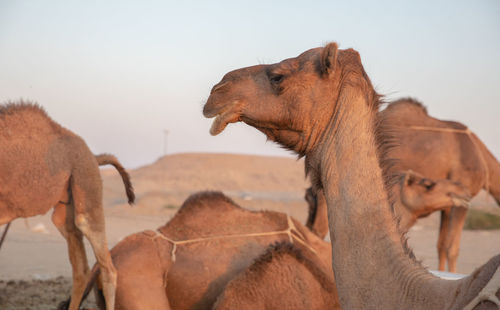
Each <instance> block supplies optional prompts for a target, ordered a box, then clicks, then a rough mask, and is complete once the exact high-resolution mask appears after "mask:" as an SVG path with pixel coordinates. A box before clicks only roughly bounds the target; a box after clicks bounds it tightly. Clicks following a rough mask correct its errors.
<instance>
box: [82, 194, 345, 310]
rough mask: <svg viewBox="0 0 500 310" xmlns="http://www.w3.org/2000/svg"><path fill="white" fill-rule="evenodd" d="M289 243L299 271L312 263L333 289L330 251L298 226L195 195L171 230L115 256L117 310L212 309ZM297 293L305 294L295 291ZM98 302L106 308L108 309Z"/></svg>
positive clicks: (139, 238)
mask: <svg viewBox="0 0 500 310" xmlns="http://www.w3.org/2000/svg"><path fill="white" fill-rule="evenodd" d="M284 241H286V242H291V243H293V245H294V249H296V250H294V251H300V252H301V253H302V254H301V256H300V259H299V258H297V259H296V260H297V262H296V263H295V265H307V266H309V265H308V264H309V263H312V264H314V265H315V266H316V267H315V269H314V276H315V277H320V278H321V279H322V280H321V282H320V284H321V285H325V283H324V281H330V283H329V284H328V285H327V286H328V287H331V286H334V282H333V273H332V269H331V267H330V264H329V262H330V260H331V249H330V244H329V243H328V242H326V241H323V240H321V239H319V238H318V237H317V236H316V235H315V234H314V233H312V232H311V231H310V230H309V229H307V228H306V227H305V226H303V225H302V224H300V222H298V221H297V220H295V219H293V218H291V217H289V216H287V215H286V214H283V213H278V212H272V211H248V210H245V209H243V208H241V207H239V206H238V205H237V204H236V203H234V202H233V201H232V200H231V199H230V198H228V197H226V196H225V195H223V194H222V193H220V192H200V193H196V194H193V195H191V196H190V197H189V198H188V199H186V201H185V202H184V203H183V204H182V206H181V207H180V209H179V211H178V212H177V213H176V214H175V216H174V217H173V218H172V219H171V220H170V221H169V222H168V223H167V224H165V225H164V226H162V227H160V228H158V229H157V230H156V231H152V230H147V231H143V232H139V233H136V234H132V235H130V236H128V237H126V238H125V239H124V240H122V241H120V242H119V243H118V244H117V245H116V246H115V247H114V248H113V249H111V256H112V259H113V263H114V265H115V267H116V270H117V274H118V285H117V290H116V308H115V309H121V310H123V309H127V310H130V309H210V308H211V307H212V306H213V304H214V303H215V301H216V300H217V298H218V296H219V295H220V294H221V293H222V291H223V290H224V288H225V287H226V285H227V283H229V282H230V281H231V280H232V279H234V278H235V277H236V276H237V275H238V274H240V273H242V272H244V271H245V270H246V269H247V268H248V267H249V266H251V265H252V264H253V263H254V261H255V259H257V258H258V257H259V256H260V255H262V254H263V253H265V252H266V250H267V248H268V247H269V245H270V244H273V243H275V242H284ZM301 259H303V260H307V262H302V261H301ZM286 262H288V259H287V260H286ZM280 263H281V261H280ZM283 263H284V262H283ZM307 266H306V267H307ZM307 268H312V267H310V266H309V267H307ZM280 269H281V270H282V271H283V273H286V272H288V274H284V275H283V276H286V277H291V276H293V275H296V276H298V277H300V278H301V279H304V282H303V284H304V285H306V287H317V284H315V283H309V281H312V278H311V277H309V276H307V275H304V274H302V273H297V274H295V273H294V271H293V270H290V269H289V268H288V267H286V268H285V267H280ZM287 269H288V271H287ZM299 269H300V270H303V267H300V268H299ZM310 270H312V269H310ZM98 272H99V268H94V271H93V277H92V281H90V282H89V284H88V286H87V292H88V291H89V289H90V288H91V287H93V286H95V285H96V284H98V283H99V281H98V279H97V277H96V275H97V273H98ZM290 272H292V274H290ZM297 272H298V271H297ZM311 273H313V271H311ZM325 279H326V280H325ZM308 283H309V284H308ZM280 284H285V282H283V281H280ZM98 286H100V285H98ZM282 289H283V290H287V286H285V287H283V288H282ZM273 292H274V291H273ZM292 292H297V293H301V292H300V291H299V292H298V291H296V288H295V287H293V288H292V287H290V293H292ZM307 292H309V291H307ZM270 293H271V292H270ZM301 294H304V293H301ZM97 296H98V297H99V296H100V294H97ZM336 296H337V295H336V292H335V291H334V292H333V293H332V295H331V296H329V297H328V298H329V300H333V301H334V300H336ZM269 298H271V299H272V298H273V297H272V296H269ZM294 298H296V299H302V300H303V299H305V297H304V296H294ZM325 298H326V297H325ZM99 300H100V298H98V305H99V307H100V309H107V308H106V307H103V305H101V304H100V302H99ZM294 300H295V299H294ZM334 309H335V308H334ZM336 309H339V308H338V307H337V308H336Z"/></svg>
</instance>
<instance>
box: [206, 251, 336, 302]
mask: <svg viewBox="0 0 500 310" xmlns="http://www.w3.org/2000/svg"><path fill="white" fill-rule="evenodd" d="M213 309H215V310H225V309H228V310H229V309H242V310H244V309H311V310H312V309H318V310H319V309H340V306H339V304H338V299H337V289H336V287H335V285H334V283H333V281H332V279H331V276H327V275H326V274H325V273H324V272H323V271H322V270H320V269H319V268H318V266H317V263H315V262H313V261H311V260H310V259H308V258H305V257H304V256H303V255H302V251H300V250H298V249H297V248H296V247H295V246H294V245H293V244H290V243H279V244H276V245H273V246H271V247H270V248H268V250H267V252H266V253H264V254H263V255H261V256H260V257H259V258H257V259H256V260H255V262H254V263H253V264H252V265H251V266H249V267H248V268H247V269H246V270H245V271H242V272H241V273H240V274H238V275H237V276H236V277H235V278H234V279H232V280H231V281H230V282H229V283H228V284H227V285H226V287H225V288H224V291H223V292H222V294H221V295H220V296H219V297H218V298H217V301H216V302H215V305H214V307H213Z"/></svg>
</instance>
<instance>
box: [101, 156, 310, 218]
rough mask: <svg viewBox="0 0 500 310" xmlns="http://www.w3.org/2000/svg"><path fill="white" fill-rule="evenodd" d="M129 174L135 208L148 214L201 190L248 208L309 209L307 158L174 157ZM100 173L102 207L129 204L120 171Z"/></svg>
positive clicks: (131, 171) (177, 203)
mask: <svg viewBox="0 0 500 310" xmlns="http://www.w3.org/2000/svg"><path fill="white" fill-rule="evenodd" d="M129 173H130V175H131V178H132V182H133V184H134V188H135V192H136V195H137V203H136V207H134V209H140V210H141V211H142V212H147V213H151V212H153V213H156V212H161V211H162V210H163V209H164V208H167V209H175V208H176V207H178V206H180V204H181V203H182V201H184V199H185V198H186V197H187V196H189V195H190V194H191V193H194V192H196V191H201V190H221V191H223V192H224V193H226V194H227V195H229V196H231V197H232V198H234V199H235V200H236V201H238V200H245V201H246V203H245V205H246V206H247V207H252V204H254V203H256V201H259V202H270V201H271V202H275V203H280V204H281V203H292V204H294V203H300V204H303V205H304V207H305V202H304V201H303V195H304V190H305V189H306V188H307V187H308V186H309V185H308V182H307V180H306V179H305V173H304V162H303V160H297V159H294V158H287V157H272V156H256V155H235V154H211V153H184V154H174V155H168V156H164V157H161V158H159V159H158V160H157V161H156V162H154V163H152V164H150V165H146V166H143V167H140V168H138V169H134V170H129ZM101 174H102V177H103V183H104V205H105V206H106V207H116V206H123V205H125V204H126V199H125V194H124V191H123V185H122V183H121V179H120V177H119V175H118V174H117V173H116V171H115V170H114V169H113V168H105V169H102V173H101ZM250 201H251V202H250ZM134 212H140V211H139V210H134ZM142 212H140V213H142Z"/></svg>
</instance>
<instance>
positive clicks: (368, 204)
mask: <svg viewBox="0 0 500 310" xmlns="http://www.w3.org/2000/svg"><path fill="white" fill-rule="evenodd" d="M379 103H380V97H379V95H378V94H377V93H376V92H375V90H374V89H373V87H372V84H371V82H370V80H369V78H368V76H367V75H366V73H365V71H364V69H363V66H362V64H361V59H360V56H359V54H358V53H357V52H356V51H354V50H352V49H347V50H338V49H337V44H335V43H330V44H328V45H327V46H325V47H324V48H315V49H311V50H308V51H306V52H304V53H302V54H301V55H299V56H298V57H296V58H290V59H287V60H284V61H282V62H280V63H277V64H271V65H258V66H253V67H248V68H243V69H238V70H235V71H231V72H229V73H227V74H226V75H225V76H224V77H223V79H222V81H221V82H220V83H218V84H217V85H215V86H214V87H213V89H212V91H211V94H210V97H209V98H208V100H207V103H206V104H205V106H204V109H203V113H204V115H205V116H206V117H216V118H215V120H214V122H213V124H212V127H211V129H210V132H211V133H212V134H213V135H215V134H218V133H220V132H221V131H223V130H224V128H225V127H226V126H227V124H229V123H232V122H237V121H243V122H245V123H247V124H249V125H251V126H253V127H255V128H257V129H258V130H260V131H262V132H263V133H264V134H266V136H267V137H268V138H269V139H271V140H272V141H276V142H278V143H279V144H281V145H282V146H284V147H286V148H288V149H290V150H293V151H295V152H296V153H298V154H299V156H306V171H308V172H309V174H310V175H311V179H312V180H313V182H312V184H313V186H314V187H315V189H318V188H320V189H323V191H324V193H325V198H326V202H327V207H328V225H329V229H330V238H331V240H332V253H333V256H332V266H333V270H334V274H335V282H336V283H337V291H338V295H339V299H340V305H341V307H342V308H343V309H366V308H377V309H463V308H466V309H469V308H475V309H479V308H488V309H497V308H498V306H500V301H499V300H498V296H500V290H499V288H500V268H499V265H500V255H497V256H495V257H494V258H492V259H491V260H490V261H489V262H487V263H486V264H485V265H483V266H481V267H480V268H478V269H477V270H476V271H475V272H474V273H473V274H472V275H470V276H468V277H466V278H464V279H461V280H456V281H451V280H442V279H439V278H437V277H435V276H433V275H432V274H430V273H429V272H428V271H427V270H426V269H425V268H424V267H422V266H421V265H420V264H419V263H418V262H417V261H416V260H415V258H414V256H413V254H412V252H411V250H410V249H408V247H407V245H406V242H405V238H404V237H403V234H402V233H401V231H400V230H399V228H398V225H397V222H396V220H395V214H394V210H393V208H392V207H391V203H390V199H389V197H388V191H387V190H386V188H391V187H392V186H393V182H394V180H393V178H390V177H389V175H388V174H387V173H385V174H384V173H383V171H387V166H388V165H390V161H388V160H385V161H383V162H381V163H379V158H380V157H381V156H380V154H381V153H383V152H387V148H388V147H389V146H390V141H391V140H390V132H391V130H390V128H385V127H387V126H388V124H386V123H383V122H376V114H377V111H378V108H379ZM384 179H385V180H386V182H385V183H384ZM391 180H392V181H391Z"/></svg>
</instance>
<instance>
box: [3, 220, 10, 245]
mask: <svg viewBox="0 0 500 310" xmlns="http://www.w3.org/2000/svg"><path fill="white" fill-rule="evenodd" d="M10 223H12V221H11V222H8V223H7V225H5V228H4V230H3V234H2V238H0V248H1V247H2V244H3V241H4V240H5V237H6V236H7V232H8V231H9V227H10Z"/></svg>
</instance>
